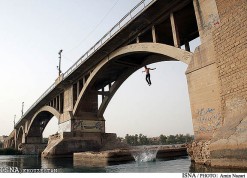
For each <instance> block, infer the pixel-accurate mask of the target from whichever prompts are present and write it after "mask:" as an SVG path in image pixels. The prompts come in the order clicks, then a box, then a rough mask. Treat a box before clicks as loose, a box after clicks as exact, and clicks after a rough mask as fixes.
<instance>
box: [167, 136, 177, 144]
mask: <svg viewBox="0 0 247 178" xmlns="http://www.w3.org/2000/svg"><path fill="white" fill-rule="evenodd" d="M167 143H168V144H175V143H176V139H175V136H174V135H169V136H168V137H167Z"/></svg>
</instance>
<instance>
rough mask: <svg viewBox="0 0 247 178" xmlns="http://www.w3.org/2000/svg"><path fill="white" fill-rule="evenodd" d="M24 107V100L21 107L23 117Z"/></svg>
mask: <svg viewBox="0 0 247 178" xmlns="http://www.w3.org/2000/svg"><path fill="white" fill-rule="evenodd" d="M23 109H24V102H22V107H21V117H22V116H23Z"/></svg>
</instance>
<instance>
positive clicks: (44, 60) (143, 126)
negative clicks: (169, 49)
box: [0, 0, 199, 137]
mask: <svg viewBox="0 0 247 178" xmlns="http://www.w3.org/2000/svg"><path fill="white" fill-rule="evenodd" d="M139 1H140V0H107V1H105V0H95V1H92V0H22V1H19V0H0V68H1V70H0V76H1V77H0V121H1V124H0V135H9V134H10V132H11V131H12V130H13V127H14V116H15V115H16V122H17V121H18V119H19V118H20V117H21V109H22V102H24V112H25V111H26V110H27V109H28V108H29V107H30V106H31V105H32V104H33V103H34V102H35V101H36V100H37V99H38V98H39V96H41V94H42V93H43V92H44V91H45V90H46V89H47V88H48V87H49V86H50V85H51V84H52V83H54V81H55V79H56V78H57V76H58V70H57V65H58V61H59V60H58V52H59V50H60V49H63V53H62V64H61V65H62V66H61V69H62V72H65V71H66V70H67V69H68V68H69V67H70V66H72V65H73V64H74V63H75V62H76V61H77V60H78V59H79V58H80V57H81V56H82V55H83V54H84V53H85V52H86V51H87V50H88V49H90V48H91V47H92V46H93V45H94V44H95V43H96V42H97V41H98V40H99V39H100V38H101V37H102V36H103V35H104V34H105V33H106V32H107V31H109V30H110V29H111V28H112V27H113V26H114V25H115V24H116V23H117V22H118V21H119V20H120V19H121V18H122V17H123V16H124V15H125V14H126V13H127V12H129V11H130V10H131V9H132V8H133V7H134V6H135V5H136V4H137V3H138V2H139ZM198 45H199V40H195V41H194V42H193V43H192V46H191V48H192V51H193V50H194V49H195V47H196V46H198ZM149 67H155V68H156V70H154V71H151V80H152V83H153V85H152V86H148V85H147V83H146V81H145V74H144V73H142V70H138V71H137V72H135V73H134V74H133V75H131V76H130V77H129V78H128V79H127V80H126V82H124V84H123V85H122V86H121V87H120V89H119V90H118V91H117V92H116V94H115V95H114V97H113V99H112V100H111V102H110V103H109V105H108V107H107V109H106V112H105V114H104V117H105V120H106V132H107V133H117V135H118V136H121V137H124V136H125V135H126V134H139V133H142V134H144V135H147V136H150V137H154V136H159V135H160V134H165V135H170V134H179V133H181V134H186V133H189V134H193V127H192V120H191V110H190V101H189V95H188V87H187V80H186V75H185V71H186V69H187V65H186V64H184V63H182V62H179V61H176V62H174V61H173V62H160V63H155V64H151V65H150V66H149ZM57 125H58V120H57V118H53V119H52V120H51V121H50V122H49V123H48V126H47V128H46V129H45V131H44V136H46V137H47V136H48V135H50V134H54V133H55V132H56V131H57V129H58V127H57Z"/></svg>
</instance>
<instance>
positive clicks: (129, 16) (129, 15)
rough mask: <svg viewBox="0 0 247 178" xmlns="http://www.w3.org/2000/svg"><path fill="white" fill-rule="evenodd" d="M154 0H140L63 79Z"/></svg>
mask: <svg viewBox="0 0 247 178" xmlns="http://www.w3.org/2000/svg"><path fill="white" fill-rule="evenodd" d="M153 1H155V0H142V1H141V2H139V3H138V4H137V5H136V6H135V7H134V8H133V9H132V10H131V11H130V12H129V13H127V14H126V15H125V16H124V17H123V18H122V19H121V20H120V21H119V22H118V23H117V24H116V25H115V26H114V27H112V28H111V30H109V31H108V32H107V33H106V34H105V35H104V36H103V37H102V38H101V39H100V40H99V41H98V42H97V43H95V45H94V46H92V47H91V48H90V49H89V50H88V51H87V52H86V53H85V54H84V55H83V56H82V57H80V58H79V59H78V60H77V61H76V62H75V64H74V65H72V66H71V67H70V68H69V69H68V70H67V71H66V72H65V73H64V79H65V78H67V77H68V76H69V74H71V73H72V72H73V71H74V70H76V69H77V68H78V67H79V66H80V64H82V63H83V61H85V60H86V59H88V58H89V57H90V56H91V55H93V54H94V53H95V52H96V51H97V50H98V49H99V48H101V47H102V46H103V45H104V44H105V43H107V42H108V41H109V40H110V39H111V38H112V37H113V36H115V35H116V34H117V33H118V32H119V31H121V29H122V28H124V27H125V26H126V25H128V24H129V23H130V22H131V21H132V20H133V19H135V18H136V17H137V16H138V15H139V14H140V13H142V12H143V11H144V10H145V9H146V7H147V6H149V4H150V3H151V2H153Z"/></svg>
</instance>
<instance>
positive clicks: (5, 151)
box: [0, 148, 22, 155]
mask: <svg viewBox="0 0 247 178" xmlns="http://www.w3.org/2000/svg"><path fill="white" fill-rule="evenodd" d="M21 154H22V153H21V151H19V150H16V149H13V148H2V149H0V155H21Z"/></svg>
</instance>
